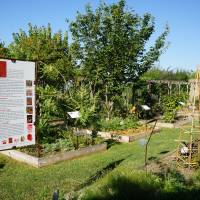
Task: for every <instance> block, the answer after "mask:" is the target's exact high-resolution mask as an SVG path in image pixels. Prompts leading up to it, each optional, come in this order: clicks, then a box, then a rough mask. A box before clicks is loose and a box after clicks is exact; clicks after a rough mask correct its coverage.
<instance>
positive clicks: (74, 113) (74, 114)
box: [67, 111, 80, 119]
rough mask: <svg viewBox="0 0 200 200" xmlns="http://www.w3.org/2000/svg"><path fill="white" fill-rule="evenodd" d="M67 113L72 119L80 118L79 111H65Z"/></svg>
mask: <svg viewBox="0 0 200 200" xmlns="http://www.w3.org/2000/svg"><path fill="white" fill-rule="evenodd" d="M67 113H68V115H69V116H70V117H71V118H72V119H76V118H80V112H79V111H73V112H67Z"/></svg>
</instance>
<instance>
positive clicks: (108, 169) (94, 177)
mask: <svg viewBox="0 0 200 200" xmlns="http://www.w3.org/2000/svg"><path fill="white" fill-rule="evenodd" d="M129 156H130V155H129ZM129 156H127V157H126V158H128V157H129ZM126 158H124V159H120V160H117V161H114V162H112V163H110V164H108V165H107V166H106V167H104V168H103V169H101V170H100V171H97V172H96V173H95V174H94V175H92V176H91V177H89V178H88V180H86V181H85V182H84V183H83V184H81V185H80V186H79V187H78V188H76V190H75V191H78V190H80V189H82V188H84V187H86V186H89V185H91V184H92V183H94V182H95V181H96V180H98V179H99V178H103V177H104V176H105V175H106V174H108V173H109V172H111V171H112V170H114V169H115V168H116V167H117V166H118V165H119V164H120V163H121V162H123V161H124V160H125V159H126Z"/></svg>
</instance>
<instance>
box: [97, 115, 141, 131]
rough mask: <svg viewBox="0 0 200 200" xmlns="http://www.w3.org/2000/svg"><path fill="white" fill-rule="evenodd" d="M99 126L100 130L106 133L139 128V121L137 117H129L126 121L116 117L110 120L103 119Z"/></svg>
mask: <svg viewBox="0 0 200 200" xmlns="http://www.w3.org/2000/svg"><path fill="white" fill-rule="evenodd" d="M98 124H99V128H100V129H102V130H105V131H112V130H125V129H129V128H136V127H138V123H137V119H136V118H135V117H127V118H125V119H123V118H121V117H114V118H111V119H110V120H106V119H101V120H100V121H99V122H98Z"/></svg>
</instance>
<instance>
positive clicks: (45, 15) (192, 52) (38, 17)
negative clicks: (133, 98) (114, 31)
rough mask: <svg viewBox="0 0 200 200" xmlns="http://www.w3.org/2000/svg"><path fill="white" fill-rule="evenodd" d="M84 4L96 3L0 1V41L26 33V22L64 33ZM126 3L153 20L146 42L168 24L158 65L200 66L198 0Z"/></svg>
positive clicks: (94, 1) (96, 0) (132, 0)
mask: <svg viewBox="0 0 200 200" xmlns="http://www.w3.org/2000/svg"><path fill="white" fill-rule="evenodd" d="M104 1H105V2H106V3H109V4H110V3H114V2H117V0H104ZM87 3H90V4H91V5H92V6H93V7H96V6H97V5H98V3H99V0H71V1H70V0H1V12H0V24H1V28H0V40H1V41H4V42H5V43H6V44H9V43H10V42H11V41H12V33H13V32H18V30H19V29H20V28H22V29H23V30H27V24H28V23H29V22H31V23H32V24H34V25H38V26H41V25H45V26H46V25H47V24H48V23H51V25H52V28H53V30H54V31H57V30H66V29H67V23H66V22H65V19H66V18H68V19H69V20H73V19H75V16H76V12H77V11H80V12H83V11H84V8H85V5H86V4H87ZM127 4H128V6H129V7H130V8H132V9H134V10H135V12H136V13H138V14H140V15H143V14H144V13H146V12H149V13H151V14H152V15H153V16H154V17H155V21H156V32H155V34H154V36H153V37H152V39H151V41H150V42H153V41H154V39H155V38H156V37H157V36H158V35H159V34H160V33H161V32H162V31H163V30H164V27H165V25H166V23H167V24H169V26H170V34H169V36H168V41H169V42H170V46H169V48H168V49H167V51H166V52H165V54H163V55H162V56H161V58H160V61H159V63H158V65H160V66H162V67H164V68H170V69H175V68H179V69H180V68H181V69H188V70H194V69H195V68H196V66H197V64H200V11H199V10H200V1H199V0H127Z"/></svg>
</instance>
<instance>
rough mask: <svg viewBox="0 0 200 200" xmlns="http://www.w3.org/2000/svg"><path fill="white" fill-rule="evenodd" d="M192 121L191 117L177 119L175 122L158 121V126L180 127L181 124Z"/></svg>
mask: <svg viewBox="0 0 200 200" xmlns="http://www.w3.org/2000/svg"><path fill="white" fill-rule="evenodd" d="M189 122H191V119H185V120H181V121H177V122H175V123H164V122H157V124H156V127H159V128H180V127H181V126H183V125H185V124H187V123H189Z"/></svg>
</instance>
